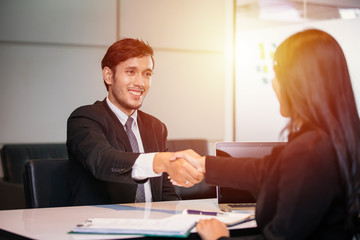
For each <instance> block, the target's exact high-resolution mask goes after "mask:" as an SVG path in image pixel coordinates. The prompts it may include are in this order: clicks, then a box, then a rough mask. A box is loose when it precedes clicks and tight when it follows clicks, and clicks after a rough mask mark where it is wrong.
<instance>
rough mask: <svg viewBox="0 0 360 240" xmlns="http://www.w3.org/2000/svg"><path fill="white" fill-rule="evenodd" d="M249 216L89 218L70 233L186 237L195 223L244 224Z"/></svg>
mask: <svg viewBox="0 0 360 240" xmlns="http://www.w3.org/2000/svg"><path fill="white" fill-rule="evenodd" d="M249 216H250V214H242V213H231V214H226V215H222V216H204V215H190V214H189V215H186V214H175V215H172V216H170V217H166V218H160V219H153V218H151V219H134V218H89V219H87V220H86V221H85V222H84V223H82V224H79V225H77V226H76V227H75V228H74V229H73V230H72V232H70V233H96V234H132V235H146V236H164V237H165V236H167V237H184V238H185V237H187V236H188V235H189V234H190V231H191V229H192V228H193V227H194V226H195V225H196V222H197V221H198V220H200V219H205V218H217V219H219V220H220V221H222V222H224V223H225V224H227V225H234V224H236V223H240V222H244V221H246V220H247V219H249Z"/></svg>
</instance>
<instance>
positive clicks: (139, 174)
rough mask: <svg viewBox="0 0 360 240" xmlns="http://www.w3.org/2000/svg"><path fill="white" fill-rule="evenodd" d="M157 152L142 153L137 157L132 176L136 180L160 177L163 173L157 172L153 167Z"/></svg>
mask: <svg viewBox="0 0 360 240" xmlns="http://www.w3.org/2000/svg"><path fill="white" fill-rule="evenodd" d="M155 154H156V152H155V153H142V154H140V155H139V157H138V158H137V159H136V161H135V163H134V166H133V169H132V172H131V177H132V178H133V179H135V180H144V179H146V178H150V177H159V176H161V175H162V173H155V172H154V168H153V162H154V157H155Z"/></svg>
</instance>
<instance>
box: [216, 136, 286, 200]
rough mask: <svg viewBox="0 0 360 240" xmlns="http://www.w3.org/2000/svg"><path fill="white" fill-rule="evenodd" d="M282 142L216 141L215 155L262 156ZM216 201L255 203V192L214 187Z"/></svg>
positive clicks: (236, 156)
mask: <svg viewBox="0 0 360 240" xmlns="http://www.w3.org/2000/svg"><path fill="white" fill-rule="evenodd" d="M281 144H284V143H283V142H218V143H216V144H215V147H216V156H222V157H235V158H245V157H251V158H262V157H264V156H265V155H268V154H270V153H271V150H272V149H273V147H275V146H279V145H281ZM216 193H217V199H218V203H219V204H220V203H255V202H256V197H255V195H256V193H251V192H249V191H245V190H239V189H233V188H226V187H219V186H217V187H216Z"/></svg>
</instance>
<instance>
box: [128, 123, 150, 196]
mask: <svg viewBox="0 0 360 240" xmlns="http://www.w3.org/2000/svg"><path fill="white" fill-rule="evenodd" d="M133 121H134V119H133V118H132V117H129V118H128V119H127V121H126V123H125V131H126V134H127V135H128V138H129V141H130V145H131V148H132V150H133V152H137V153H138V152H139V145H138V142H137V140H136V137H135V135H134V133H133V131H132V130H131V126H132V123H133ZM135 202H145V191H144V184H138V186H137V189H136V197H135Z"/></svg>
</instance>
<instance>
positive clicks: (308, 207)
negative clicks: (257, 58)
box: [206, 125, 352, 240]
mask: <svg viewBox="0 0 360 240" xmlns="http://www.w3.org/2000/svg"><path fill="white" fill-rule="evenodd" d="M206 182H208V183H210V184H219V185H223V186H226V187H233V188H238V189H244V190H251V191H257V192H258V198H257V206H256V221H257V224H258V227H259V229H260V230H261V233H262V234H261V235H257V236H248V237H244V238H240V239H283V240H285V239H290V240H296V239H316V240H318V239H327V240H328V239H334V240H335V239H349V240H350V239H351V238H352V237H351V234H350V233H349V232H347V231H346V230H345V227H344V226H345V221H346V215H347V209H346V194H345V192H344V191H345V188H344V186H343V184H342V178H341V174H340V172H339V168H338V161H337V157H336V153H335V150H334V147H333V145H332V142H331V139H330V137H329V136H328V135H327V134H326V133H325V132H323V131H322V130H320V129H318V128H316V127H313V126H311V125H305V126H303V127H302V129H301V131H300V132H298V133H296V134H295V135H293V136H291V137H290V138H289V142H288V143H287V144H286V145H285V146H281V147H278V148H275V149H274V150H273V152H272V154H271V155H269V156H267V157H265V158H263V159H246V158H245V159H235V158H221V157H206ZM224 239H225V238H224Z"/></svg>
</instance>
